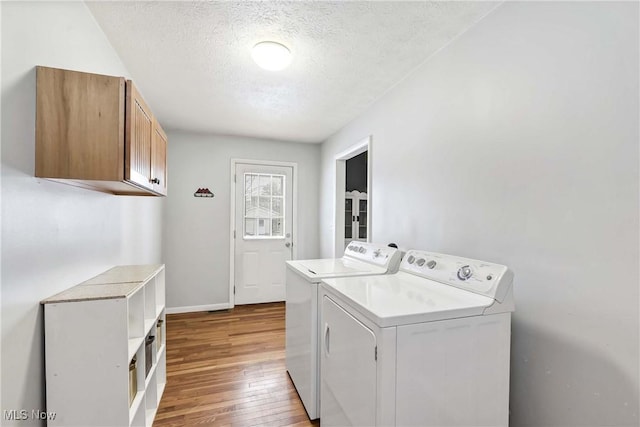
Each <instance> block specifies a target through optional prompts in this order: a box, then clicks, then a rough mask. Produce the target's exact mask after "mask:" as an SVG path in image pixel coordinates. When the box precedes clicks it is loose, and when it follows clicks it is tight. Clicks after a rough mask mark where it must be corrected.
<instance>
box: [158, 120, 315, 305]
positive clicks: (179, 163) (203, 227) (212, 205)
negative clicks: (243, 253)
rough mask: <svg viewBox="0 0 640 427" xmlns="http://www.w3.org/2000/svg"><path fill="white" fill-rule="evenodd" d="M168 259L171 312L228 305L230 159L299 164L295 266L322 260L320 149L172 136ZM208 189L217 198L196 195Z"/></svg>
mask: <svg viewBox="0 0 640 427" xmlns="http://www.w3.org/2000/svg"><path fill="white" fill-rule="evenodd" d="M168 137H169V140H170V141H171V144H170V146H169V153H168V159H169V165H168V169H169V171H170V175H169V180H168V182H169V186H170V188H169V195H168V197H167V203H166V205H165V219H166V220H165V222H164V244H163V247H164V255H163V258H164V260H165V263H166V274H167V309H168V310H169V311H174V312H175V311H197V310H216V309H223V308H227V307H228V303H229V262H230V261H229V260H230V254H229V236H230V228H229V215H230V200H231V199H230V194H229V190H230V170H231V159H253V160H273V161H281V162H295V163H297V164H298V168H297V173H298V218H297V223H298V241H297V242H298V258H299V259H305V258H317V256H318V251H319V239H318V191H319V176H320V172H319V165H320V161H319V159H320V146H319V144H302V143H293V142H282V141H272V140H262V139H255V138H245V137H234V136H222V135H202V134H195V133H189V132H179V131H173V132H172V131H170V132H169V134H168ZM202 187H207V188H209V190H211V192H212V193H214V195H215V197H213V198H196V197H194V196H193V193H194V192H195V191H196V190H197V189H198V188H202Z"/></svg>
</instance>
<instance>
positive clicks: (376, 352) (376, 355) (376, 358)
mask: <svg viewBox="0 0 640 427" xmlns="http://www.w3.org/2000/svg"><path fill="white" fill-rule="evenodd" d="M373 358H374V360H378V346H376V347H375V349H374V350H373Z"/></svg>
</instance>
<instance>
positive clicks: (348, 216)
mask: <svg viewBox="0 0 640 427" xmlns="http://www.w3.org/2000/svg"><path fill="white" fill-rule="evenodd" d="M354 215H355V214H354V212H353V199H351V198H350V197H349V196H347V197H346V198H345V199H344V238H345V239H351V238H353V235H352V230H353V219H354V218H355V217H354Z"/></svg>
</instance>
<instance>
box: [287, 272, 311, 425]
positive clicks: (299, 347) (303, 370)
mask: <svg viewBox="0 0 640 427" xmlns="http://www.w3.org/2000/svg"><path fill="white" fill-rule="evenodd" d="M286 274H287V277H286V283H287V298H286V301H285V312H286V316H285V336H286V345H285V356H286V366H287V371H288V372H289V376H290V377H291V380H292V381H293V383H294V384H295V386H296V389H297V391H298V395H299V396H300V399H301V400H302V403H303V405H304V407H305V408H307V412H308V415H309V417H310V418H312V417H315V418H317V416H318V415H317V411H318V409H317V402H318V400H319V395H318V394H319V393H318V389H319V383H318V351H317V347H318V345H317V342H318V323H317V322H315V321H314V319H316V318H317V317H318V291H317V289H318V284H317V283H311V282H308V281H307V280H305V279H304V278H303V277H302V276H300V275H298V274H296V273H295V272H294V271H292V270H291V269H290V268H287V273H286ZM312 419H313V418H312Z"/></svg>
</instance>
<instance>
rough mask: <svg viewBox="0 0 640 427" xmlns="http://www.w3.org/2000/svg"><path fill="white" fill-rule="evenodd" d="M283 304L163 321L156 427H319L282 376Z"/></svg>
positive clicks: (193, 314) (184, 316) (199, 314)
mask: <svg viewBox="0 0 640 427" xmlns="http://www.w3.org/2000/svg"><path fill="white" fill-rule="evenodd" d="M284 342H285V334H284V303H273V304H256V305H245V306H236V307H235V308H234V309H233V310H231V311H220V312H212V313H187V314H173V315H168V316H167V386H166V389H165V392H164V396H163V397H162V401H161V402H160V408H159V409H158V413H157V415H156V419H155V422H154V424H153V425H154V427H167V426H192V425H212V426H213V425H215V426H257V425H264V426H317V425H319V423H318V422H317V421H316V422H313V423H312V422H311V421H309V418H308V417H307V414H306V412H305V410H304V407H303V406H302V402H301V401H300V399H299V398H298V395H297V393H296V391H295V388H294V386H293V384H292V383H291V380H290V379H289V376H288V374H287V372H286V368H285V359H284V358H285V352H284Z"/></svg>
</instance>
